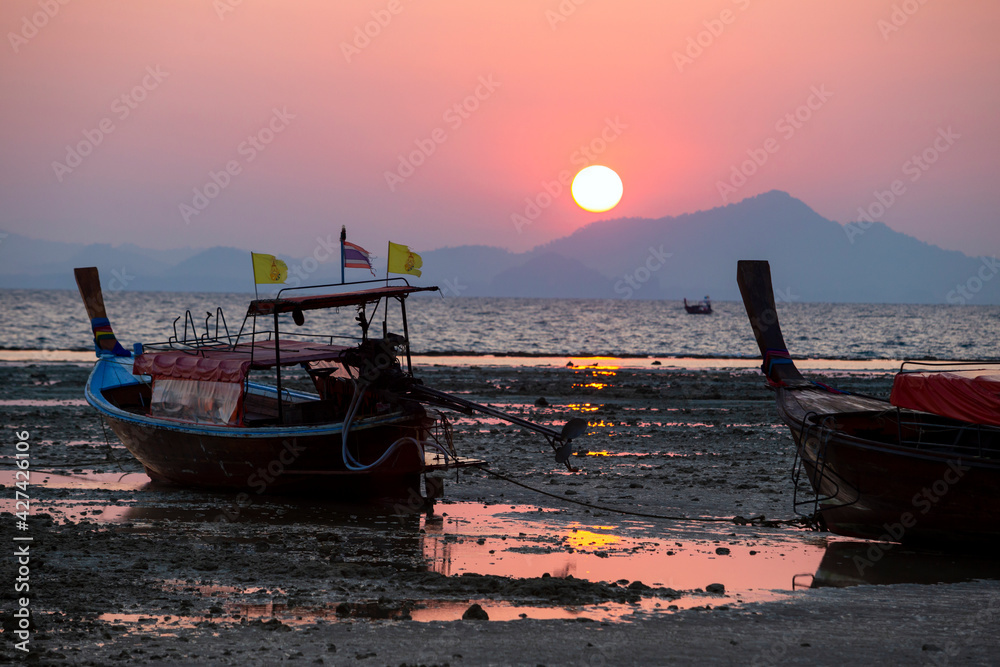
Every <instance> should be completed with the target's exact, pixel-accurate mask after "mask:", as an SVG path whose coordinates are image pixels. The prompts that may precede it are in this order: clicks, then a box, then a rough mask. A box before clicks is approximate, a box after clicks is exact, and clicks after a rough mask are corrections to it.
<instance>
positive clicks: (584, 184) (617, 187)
mask: <svg viewBox="0 0 1000 667" xmlns="http://www.w3.org/2000/svg"><path fill="white" fill-rule="evenodd" d="M572 191H573V199H575V200H576V203H577V204H579V206H580V208H582V209H584V210H587V211H590V212H592V213H601V212H603V211H610V210H611V209H613V208H614V207H615V206H617V205H618V202H619V201H621V198H622V192H623V191H624V187H623V186H622V179H621V178H620V177H619V176H618V174H616V173H615V171H614V170H613V169H610V168H608V167H605V166H603V165H600V164H595V165H591V166H589V167H586V168H584V169H581V170H580V173H578V174H577V175H576V177H575V178H574V179H573V186H572Z"/></svg>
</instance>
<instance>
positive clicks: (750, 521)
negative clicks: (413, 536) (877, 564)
mask: <svg viewBox="0 0 1000 667" xmlns="http://www.w3.org/2000/svg"><path fill="white" fill-rule="evenodd" d="M472 467H473V468H478V469H479V470H482V471H483V472H485V473H487V474H489V475H493V476H494V477H496V478H497V479H501V480H503V481H505V482H510V483H511V484H514V485H516V486H520V487H521V488H523V489H527V490H529V491H534V492H535V493H540V494H542V495H543V496H548V497H550V498H555V499H557V500H562V501H564V502H567V503H573V504H574V505H582V506H583V507H589V508H591V509H595V510H601V511H602V512H612V513H615V514H625V515H628V516H638V517H643V518H646V519H666V520H667V521H700V522H703V523H734V524H736V525H738V526H763V527H766V528H777V527H778V526H782V525H789V526H794V525H807V524H806V521H805V519H803V518H795V519H771V520H768V519H767V518H765V517H764V516H763V515H761V516H755V517H750V518H746V517H742V516H734V517H733V518H731V519H725V518H721V517H690V516H671V515H668V514H648V513H646V512H633V511H631V510H623V509H617V508H615V507H603V506H601V505H594V504H592V503H588V502H584V501H582V500H573V499H571V498H566V497H564V496H558V495H556V494H554V493H549V492H548V491H543V490H542V489H537V488H535V487H533V486H528V485H527V484H524V483H522V482H519V481H517V480H516V479H512V478H510V477H507V476H506V475H501V474H500V473H498V472H494V471H492V470H489V469H487V468H484V467H482V466H472Z"/></svg>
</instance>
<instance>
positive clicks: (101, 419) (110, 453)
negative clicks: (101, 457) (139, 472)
mask: <svg viewBox="0 0 1000 667" xmlns="http://www.w3.org/2000/svg"><path fill="white" fill-rule="evenodd" d="M97 418H98V419H99V420H100V421H101V432H103V433H104V444H105V445H107V446H108V456H110V457H111V460H112V461H114V462H115V464H116V465H117V466H118V469H119V470H121V471H122V472H126V471H125V468H123V467H122V464H121V461H119V460H118V457H116V456H115V452H114V449H113V448H112V447H111V440H110V439H108V431H107V429H105V428H104V416H103V415H98V416H97Z"/></svg>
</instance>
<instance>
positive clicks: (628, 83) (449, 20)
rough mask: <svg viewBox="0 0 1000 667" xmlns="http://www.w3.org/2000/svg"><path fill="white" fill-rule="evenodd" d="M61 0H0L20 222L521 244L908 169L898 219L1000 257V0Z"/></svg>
mask: <svg viewBox="0 0 1000 667" xmlns="http://www.w3.org/2000/svg"><path fill="white" fill-rule="evenodd" d="M42 4H45V3H42ZM42 4H40V3H39V2H38V1H37V0H4V2H3V3H0V27H2V28H3V30H2V32H3V34H4V35H5V39H4V42H5V43H4V44H3V46H2V47H0V85H2V89H3V91H4V106H3V112H2V113H3V122H2V123H0V141H2V144H3V146H4V160H3V161H2V162H0V199H2V201H3V202H4V205H3V207H2V210H0V229H2V230H3V231H5V232H16V233H21V234H26V235H29V236H32V237H36V238H44V239H49V240H64V241H73V242H98V241H99V242H106V243H124V242H131V243H137V244H141V245H145V246H148V247H180V246H193V247H210V246H213V245H234V246H238V247H242V248H259V249H262V248H266V249H269V251H272V252H284V253H291V254H294V255H299V256H301V255H306V254H308V253H310V252H311V251H312V249H313V248H314V247H315V245H316V238H317V237H318V236H323V235H325V234H330V233H334V234H335V233H336V232H338V231H339V226H340V225H341V224H347V225H348V227H349V229H350V231H351V238H352V239H353V240H355V241H356V242H358V243H360V244H361V245H363V246H365V247H369V246H372V247H381V246H382V245H383V244H384V241H385V239H386V238H394V239H405V240H407V241H408V242H409V243H410V245H411V248H413V249H414V250H415V251H422V250H428V249H433V248H439V247H443V246H458V245H463V244H483V245H494V246H499V247H504V248H508V249H512V250H517V251H521V250H525V249H528V248H531V247H534V246H537V245H540V244H543V243H545V242H547V241H550V240H552V239H554V238H558V237H561V236H564V235H566V234H568V233H571V232H572V231H574V230H575V229H578V228H579V227H581V226H583V225H586V224H589V223H591V222H593V221H594V220H595V219H597V220H599V219H608V218H613V217H633V216H645V217H652V218H659V217H663V216H668V215H679V214H683V213H686V212H692V211H696V210H702V209H708V208H713V207H716V206H720V205H723V204H726V203H731V202H735V201H739V200H741V199H743V198H745V197H748V196H753V195H756V194H759V193H762V192H766V191H769V190H772V189H780V190H784V191H786V192H789V193H790V194H791V195H793V196H794V197H797V198H799V199H802V200H803V201H805V202H806V203H807V204H808V205H810V206H811V207H813V208H814V209H816V210H817V212H819V213H820V214H821V215H824V216H825V217H828V218H831V219H834V220H837V221H839V222H847V221H850V220H855V219H857V212H858V210H859V208H860V207H864V206H867V205H869V204H870V203H871V202H872V201H876V200H877V199H876V198H877V196H878V193H880V192H884V191H886V189H887V188H889V187H890V185H891V184H892V182H893V181H894V180H896V179H903V180H904V182H905V183H906V185H907V188H908V189H907V193H906V196H905V197H903V198H900V199H899V201H898V202H897V203H896V204H895V205H894V206H892V208H891V210H889V211H888V212H887V213H886V216H885V218H884V222H886V223H887V224H889V225H890V226H892V227H894V228H897V229H899V231H903V232H906V233H909V234H912V235H915V236H917V237H918V238H920V239H921V240H925V241H928V242H931V243H937V244H939V245H942V246H943V247H946V248H955V249H961V250H965V251H967V252H973V253H975V254H989V253H996V252H998V251H1000V228H998V227H997V225H996V224H995V221H996V211H997V210H998V209H1000V190H998V189H997V188H996V187H995V183H994V181H995V176H996V173H997V167H998V160H1000V158H998V156H1000V114H997V113H996V111H997V109H998V107H1000V105H998V96H1000V85H998V83H1000V82H998V76H1000V42H998V41H997V40H996V39H995V35H996V34H997V33H998V32H1000V5H998V4H996V3H987V2H981V1H975V0H957V1H955V2H947V3H945V2H940V3H911V4H912V5H913V6H914V7H915V8H914V9H913V10H912V11H910V12H909V13H907V12H904V11H903V10H901V9H898V7H897V5H899V6H902V5H903V4H906V3H894V2H890V1H889V0H886V1H881V0H880V1H877V2H872V1H870V0H844V1H843V2H836V3H803V2H798V1H795V0H774V1H772V2H766V3H765V2H751V1H750V0H717V1H715V2H709V3H704V2H698V3H695V2H685V3H678V2H661V1H659V0H622V1H621V2H613V3H612V2H588V3H584V4H577V3H569V2H558V1H557V0H525V1H522V2H459V1H457V0H420V1H419V2H415V1H413V0H364V1H361V0H359V1H356V2H349V3H340V2H337V3H334V2H327V1H325V0H311V1H307V0H302V1H299V2H283V1H279V0H244V1H243V2H235V0H217V1H216V2H207V1H205V0H175V1H172V2H169V3H168V2H124V1H118V0H93V1H88V2H72V3H66V4H63V3H61V2H59V3H56V2H53V3H48V4H51V5H52V7H54V9H50V10H44V9H43V8H42ZM46 6H47V5H46ZM906 6H907V7H909V6H910V5H909V4H907V5H906ZM46 11H49V12H50V14H51V15H49V14H46V13H45V12H46ZM940 137H946V138H948V139H947V140H946V141H945V143H946V144H947V148H946V151H942V150H940V146H943V145H945V144H944V143H942V140H940ZM935 142H938V143H937V144H935ZM936 145H938V146H939V148H938V153H937V154H936V156H935V159H934V162H933V163H932V166H931V165H928V167H929V168H926V169H925V168H922V167H921V166H919V164H917V163H915V162H913V158H914V157H916V158H917V160H918V162H919V161H920V160H921V159H922V158H921V156H925V155H928V154H930V153H929V151H930V149H931V148H934V147H935V146H936ZM591 164H606V165H613V166H614V169H615V171H617V172H618V173H619V174H620V176H621V179H622V181H624V183H626V185H627V190H628V196H627V197H626V198H625V199H623V200H622V202H621V203H620V204H619V205H618V206H617V207H616V208H614V209H613V210H612V211H609V212H607V213H604V214H596V215H595V214H594V213H588V212H587V211H584V210H581V209H580V208H579V207H578V206H577V205H576V204H575V203H574V201H573V198H572V196H571V194H570V193H569V186H570V182H571V180H572V178H573V176H574V175H575V174H576V173H577V172H578V171H579V170H580V169H582V168H583V167H586V166H588V165H591ZM907 165H909V171H907ZM910 179H915V180H910ZM518 216H520V217H521V218H522V219H527V220H530V224H527V225H521V226H518V225H517V224H516V220H517V219H518ZM942 221H947V223H948V224H946V225H945V224H942Z"/></svg>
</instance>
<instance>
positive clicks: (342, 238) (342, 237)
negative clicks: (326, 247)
mask: <svg viewBox="0 0 1000 667" xmlns="http://www.w3.org/2000/svg"><path fill="white" fill-rule="evenodd" d="M346 240H347V225H341V226H340V284H341V285H343V284H344V241H346Z"/></svg>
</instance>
